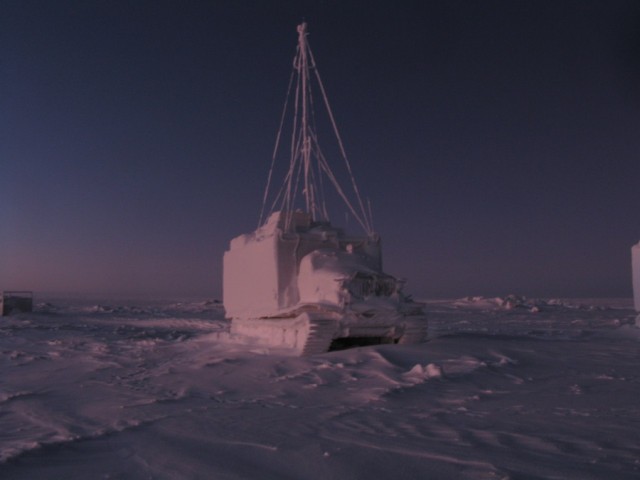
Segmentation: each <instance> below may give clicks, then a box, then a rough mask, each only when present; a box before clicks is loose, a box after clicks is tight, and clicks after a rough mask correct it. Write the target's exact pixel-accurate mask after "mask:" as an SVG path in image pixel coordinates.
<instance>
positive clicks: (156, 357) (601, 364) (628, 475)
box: [0, 296, 640, 480]
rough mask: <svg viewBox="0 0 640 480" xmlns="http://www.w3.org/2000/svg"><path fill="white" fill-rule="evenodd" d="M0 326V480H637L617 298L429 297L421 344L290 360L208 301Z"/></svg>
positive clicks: (52, 312)
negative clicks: (241, 339)
mask: <svg viewBox="0 0 640 480" xmlns="http://www.w3.org/2000/svg"><path fill="white" fill-rule="evenodd" d="M36 300H37V301H39V303H37V304H36V308H35V311H34V312H33V313H24V314H19V315H15V316H9V317H4V318H2V319H0V478H2V479H3V480H10V479H25V478H29V479H59V478H103V479H104V478H158V479H184V478H189V479H210V478H219V479H246V478H261V479H287V478H288V479H326V478H344V479H349V478H399V477H401V478H406V479H423V478H430V479H451V478H457V479H489V478H491V479H519V478H526V479H543V478H544V479H547V478H563V479H581V480H582V479H601V478H616V479H637V478H640V435H638V427H639V425H640V404H639V403H638V392H640V375H639V374H638V364H639V363H640V348H639V347H640V345H639V342H640V335H639V334H638V332H640V329H638V328H636V327H635V326H633V319H634V316H635V312H634V311H633V309H632V303H631V301H630V300H624V301H616V302H613V301H594V300H590V301H567V300H546V301H542V300H529V299H525V298H522V297H516V296H511V297H506V298H482V297H472V298H465V299H459V300H451V301H429V302H427V314H428V315H429V319H430V322H431V324H430V325H431V328H432V330H433V332H434V334H435V337H434V339H433V340H431V341H429V342H427V343H424V344H420V345H380V346H373V347H366V348H357V349H350V350H343V351H337V352H330V353H326V354H322V355H317V356H312V357H306V358H296V357H291V356H285V355H281V354H280V353H279V352H277V351H267V350H265V349H263V348H257V347H251V346H243V345H238V344H234V343H229V342H226V341H224V339H225V338H226V336H225V332H226V330H227V329H228V323H227V321H226V320H224V318H223V316H224V314H223V309H222V306H221V305H220V304H219V303H215V302H210V301H208V302H182V303H170V302H149V301H146V302H142V303H136V304H131V303H129V302H124V301H120V302H118V301H111V302H107V301H101V302H95V301H92V302H83V301H80V300H70V299H55V298H53V299H45V300H47V301H46V302H43V299H36Z"/></svg>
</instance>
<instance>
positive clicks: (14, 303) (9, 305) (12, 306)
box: [0, 291, 33, 316]
mask: <svg viewBox="0 0 640 480" xmlns="http://www.w3.org/2000/svg"><path fill="white" fill-rule="evenodd" d="M32 311H33V292H29V291H4V292H2V296H0V315H3V316H4V315H11V314H12V313H24V312H32Z"/></svg>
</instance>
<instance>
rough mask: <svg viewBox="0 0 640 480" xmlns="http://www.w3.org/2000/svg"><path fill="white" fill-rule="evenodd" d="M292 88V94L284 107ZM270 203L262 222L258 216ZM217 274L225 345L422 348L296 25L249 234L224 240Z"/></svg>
mask: <svg viewBox="0 0 640 480" xmlns="http://www.w3.org/2000/svg"><path fill="white" fill-rule="evenodd" d="M312 73H313V75H314V76H313V77H312V76H311V75H312ZM312 80H315V85H317V88H318V90H319V92H320V97H321V98H322V99H323V101H324V105H325V107H326V112H327V114H328V115H327V116H328V118H329V124H330V125H331V126H332V128H333V132H334V134H335V139H336V141H337V145H338V148H337V149H336V150H337V151H338V152H339V153H340V156H342V158H343V160H344V165H345V167H346V168H345V169H344V177H346V178H347V183H348V184H350V189H349V193H350V196H349V195H348V194H347V189H346V188H344V187H343V186H342V184H341V183H340V182H339V180H338V176H337V175H336V174H334V172H333V170H332V169H331V168H330V166H329V163H328V162H327V160H326V158H325V155H324V153H323V151H322V149H321V148H320V145H319V144H318V134H317V131H316V125H317V123H316V119H315V115H314V106H313V96H314V91H313V89H312V83H313V82H312ZM293 87H295V94H294V95H293V101H289V97H291V94H292V91H293V90H294V88H293ZM288 106H289V107H290V109H291V110H292V117H293V119H292V121H291V122H290V123H291V129H292V135H291V144H290V147H291V148H290V159H289V165H288V166H287V168H285V169H284V174H283V176H284V181H283V185H282V187H281V188H280V190H279V191H278V192H277V193H276V194H272V192H271V189H270V187H271V180H272V178H273V176H274V174H275V171H276V170H275V167H274V166H275V164H276V158H277V155H278V151H279V140H280V138H281V133H282V129H283V125H284V119H285V118H286V116H287V115H286V114H287V112H288ZM325 183H328V184H331V185H333V187H335V190H336V192H337V197H338V198H340V199H342V200H343V202H344V205H345V206H346V209H347V211H348V212H349V213H350V214H351V216H352V217H353V218H354V219H355V220H356V221H357V222H358V223H359V225H360V227H362V230H363V234H361V235H350V234H347V233H345V231H344V230H343V229H341V228H337V227H334V226H332V224H331V221H330V220H329V214H328V210H329V209H328V207H327V205H328V202H327V200H326V198H325V185H324V184H325ZM274 197H275V198H274ZM271 198H273V201H272V203H271V213H270V214H268V215H267V216H265V211H266V209H267V205H268V202H269V200H270V199H271ZM263 219H264V221H263ZM223 272H224V274H223V303H224V307H225V311H226V316H227V317H228V318H230V319H231V334H232V336H235V337H240V338H246V339H253V340H254V341H257V342H258V343H260V344H263V345H266V346H271V347H284V348H289V349H292V350H293V351H294V352H296V353H299V354H304V355H306V354H314V353H320V352H325V351H328V350H332V349H339V348H345V347H349V346H355V345H371V344H380V343H417V342H421V341H423V340H425V339H426V335H427V321H426V318H425V315H424V313H423V311H422V308H421V305H420V304H417V303H415V302H413V301H411V300H410V298H409V297H407V296H405V295H404V294H403V293H402V284H403V282H401V281H399V280H397V279H396V278H394V277H392V276H391V275H388V274H386V273H384V271H383V270H382V255H381V246H380V238H379V236H378V235H377V234H376V233H375V232H374V230H373V228H372V221H371V211H370V209H368V210H367V209H365V208H364V203H363V201H362V199H361V197H360V193H359V191H358V187H357V185H356V183H355V180H354V177H353V174H352V172H351V166H350V164H349V161H348V159H347V156H346V154H345V150H344V147H343V145H342V141H341V139H340V135H339V133H338V130H337V128H336V123H335V120H334V118H333V114H332V111H331V108H330V106H329V103H328V100H327V96H326V93H325V91H324V87H323V85H322V81H321V80H320V76H319V73H318V70H317V68H316V65H315V61H314V59H313V55H312V53H311V50H310V48H309V45H308V42H307V31H306V24H302V25H300V26H298V49H297V53H296V57H295V59H294V70H293V74H292V81H291V83H290V88H289V94H288V97H287V101H286V102H285V108H284V112H283V122H282V123H281V126H280V132H278V135H277V140H276V148H275V149H274V155H273V159H272V165H271V169H270V171H269V176H268V180H267V187H266V189H265V195H264V201H263V207H262V213H261V219H260V222H259V226H258V228H257V230H256V231H254V232H253V233H250V234H247V235H240V236H238V237H236V238H234V239H233V240H231V243H230V247H229V250H228V251H227V252H225V255H224V264H223Z"/></svg>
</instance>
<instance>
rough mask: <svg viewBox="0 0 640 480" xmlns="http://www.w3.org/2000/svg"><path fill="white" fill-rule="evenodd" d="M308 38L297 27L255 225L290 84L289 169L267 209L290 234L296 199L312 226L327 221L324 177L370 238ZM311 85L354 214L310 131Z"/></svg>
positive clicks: (367, 219) (369, 226)
mask: <svg viewBox="0 0 640 480" xmlns="http://www.w3.org/2000/svg"><path fill="white" fill-rule="evenodd" d="M307 35H308V33H307V24H306V22H303V23H301V24H300V25H298V48H297V51H296V56H295V58H294V60H293V72H292V77H291V81H290V83H289V90H288V92H287V99H286V101H285V104H284V109H283V113H282V120H281V123H280V129H279V131H278V135H277V137H276V145H275V148H274V152H273V158H272V163H271V169H270V171H269V177H268V180H267V186H266V188H265V192H264V198H263V205H262V212H261V214H260V224H262V222H263V220H264V212H265V209H266V203H267V199H268V197H269V189H270V185H271V179H272V176H273V171H274V165H275V160H276V156H277V153H278V150H279V144H280V138H281V134H282V128H283V125H284V119H285V116H286V113H287V110H288V106H289V103H290V97H291V96H292V87H293V86H294V84H295V93H294V94H293V101H292V102H291V103H292V104H293V105H292V107H291V108H292V110H293V112H292V114H293V120H292V133H291V145H290V148H291V152H290V163H289V168H288V170H287V173H286V175H285V178H284V184H283V185H282V188H281V189H280V191H279V192H278V194H277V195H276V197H275V200H274V201H273V204H272V205H271V212H273V211H275V210H276V209H277V208H279V209H280V210H281V211H283V212H286V213H287V216H286V222H285V229H286V230H289V228H290V226H291V219H292V216H291V213H292V212H293V211H294V210H295V208H296V205H295V203H296V199H297V198H300V197H302V198H303V199H304V208H305V210H306V211H307V212H308V213H309V214H310V215H311V218H312V220H313V221H329V215H328V212H327V206H326V203H325V198H324V188H323V182H322V180H323V177H326V178H327V179H328V181H329V183H331V184H332V185H333V186H334V188H335V189H336V191H337V193H338V195H339V196H340V198H342V200H343V201H344V203H345V204H346V206H347V209H348V210H349V212H350V213H351V214H352V215H353V216H354V217H355V219H356V220H357V221H358V223H359V224H360V225H361V227H362V228H363V229H364V231H365V232H366V233H367V234H368V235H371V234H373V228H372V221H371V218H370V211H367V210H366V209H365V208H364V204H363V202H362V199H361V197H360V192H359V191H358V186H357V185H356V183H355V179H354V177H353V173H352V171H351V165H350V163H349V160H348V158H347V155H346V153H345V149H344V146H343V144H342V139H341V138H340V134H339V132H338V128H337V125H336V122H335V119H334V117H333V112H332V111H331V107H330V106H329V100H328V98H327V94H326V92H325V90H324V85H323V84H322V80H321V79H320V74H319V72H318V69H317V68H316V64H315V60H314V58H313V54H312V53H311V48H310V47H309V42H308V41H307ZM311 70H313V71H314V73H315V75H314V76H313V77H312V76H311V75H310V72H311ZM312 80H315V82H312ZM312 83H316V84H317V88H318V90H319V91H320V93H321V96H322V100H323V103H324V107H325V109H326V112H327V115H328V117H329V120H330V123H331V126H332V128H333V133H334V135H335V138H336V140H337V143H338V146H339V150H340V154H341V155H342V157H343V160H344V162H345V165H346V170H347V172H348V175H349V177H350V183H351V188H352V190H353V191H352V196H353V197H355V199H356V205H357V207H358V208H355V206H354V204H353V203H352V202H351V201H350V199H349V197H348V196H347V194H346V193H345V190H344V189H343V188H342V186H341V185H340V184H339V183H338V179H337V178H336V176H335V175H334V173H333V171H332V170H331V168H330V167H329V164H328V163H327V160H326V158H325V157H324V154H323V153H322V150H321V148H320V145H319V144H318V135H317V133H316V131H315V118H314V117H315V116H314V113H315V112H314V102H313V92H312ZM300 190H301V191H300Z"/></svg>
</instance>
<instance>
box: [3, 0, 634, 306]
mask: <svg viewBox="0 0 640 480" xmlns="http://www.w3.org/2000/svg"><path fill="white" fill-rule="evenodd" d="M302 19H305V20H306V21H307V22H308V23H309V31H310V36H309V41H310V44H311V47H312V49H313V51H314V54H315V58H316V61H317V63H318V67H319V69H320V72H321V74H322V77H323V80H324V82H325V87H326V88H327V90H328V94H329V97H330V100H331V103H332V106H333V109H334V113H335V116H336V119H337V122H338V125H339V127H340V130H341V133H342V136H343V139H344V141H345V146H346V149H347V152H348V154H349V157H350V159H351V162H352V165H353V168H354V171H355V174H356V177H357V180H358V183H359V185H360V189H361V191H362V192H363V194H364V196H366V197H369V198H370V200H371V203H372V207H373V214H374V224H375V227H376V230H377V231H378V232H379V233H380V235H381V236H382V237H383V241H384V247H385V248H384V254H385V267H386V270H387V271H388V272H389V273H391V274H394V275H397V276H400V277H404V278H407V279H408V287H407V290H408V291H411V292H413V293H415V294H416V295H417V296H419V297H443V296H444V297H451V296H466V295H502V294H508V293H518V294H524V295H528V296H630V295H631V287H630V251H629V249H630V247H631V245H632V244H633V243H636V242H637V241H638V240H640V218H639V215H638V208H639V206H640V188H639V187H640V185H639V183H640V182H639V180H640V2H637V1H587V0H584V1H563V2H557V1H548V2H545V1H531V2H513V1H507V0H505V1H483V2H478V1H471V0H470V1H444V0H442V1H427V0H425V1H419V2H402V1H401V2H390V1H386V2H376V1H373V2H371V1H358V2H356V1H348V0H346V1H345V0H343V1H338V0H335V1H277V2H275V1H274V2H264V1H258V0H256V1H242V0H236V1H215V2H205V1H189V2H177V1H158V0H154V1H137V2H125V1H91V2H86V1H64V0H60V1H28V0H4V1H2V2H1V3H0V49H1V50H0V69H1V70H0V289H1V288H4V289H11V288H28V289H34V290H36V291H68V292H93V293H101V292H103V293H128V294H131V295H135V294H141V293H150V294H163V293H165V294H166V293H169V292H172V293H174V294H178V295H185V294H194V295H210V296H212V297H219V296H220V294H221V293H220V291H221V278H222V271H221V265H222V255H223V252H224V250H225V248H226V247H227V245H228V241H229V240H230V239H231V238H232V237H234V236H236V235H238V234H241V233H247V232H249V231H251V230H253V229H254V228H255V226H256V222H257V220H258V215H259V212H260V206H261V198H262V190H263V188H264V183H265V181H266V176H267V172H268V168H269V162H270V157H271V151H272V148H273V142H274V139H275V135H276V132H277V129H278V122H279V116H280V112H281V108H282V103H283V101H284V96H285V92H286V87H287V82H288V79H289V75H290V72H291V62H292V59H293V55H294V53H295V46H296V41H297V33H296V25H297V24H298V23H300V21H301V20H302Z"/></svg>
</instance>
